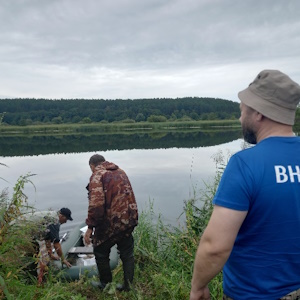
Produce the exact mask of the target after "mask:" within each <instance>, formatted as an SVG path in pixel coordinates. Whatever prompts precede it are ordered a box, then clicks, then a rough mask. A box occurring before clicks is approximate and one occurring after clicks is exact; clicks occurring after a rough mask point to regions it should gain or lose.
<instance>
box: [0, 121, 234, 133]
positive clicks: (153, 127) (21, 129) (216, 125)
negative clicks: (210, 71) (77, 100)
mask: <svg viewBox="0 0 300 300" xmlns="http://www.w3.org/2000/svg"><path fill="white" fill-rule="evenodd" d="M228 127H229V128H234V127H240V124H239V121H238V120H222V121H221V120H216V121H182V122H153V123H150V122H138V123H123V122H114V123H90V124H48V125H28V126H7V125H1V126H0V134H1V135H10V134H16V135H17V134H43V135H46V134H59V133H63V134H79V133H97V132H101V133H115V132H123V133H126V132H131V131H147V132H148V131H156V132H157V131H170V130H199V129H200V130H207V129H210V130H212V129H215V130H218V129H220V128H222V130H224V128H228Z"/></svg>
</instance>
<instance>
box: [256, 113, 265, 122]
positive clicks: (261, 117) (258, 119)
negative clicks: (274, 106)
mask: <svg viewBox="0 0 300 300" xmlns="http://www.w3.org/2000/svg"><path fill="white" fill-rule="evenodd" d="M255 118H256V121H258V122H260V121H262V120H263V118H264V115H262V114H261V113H260V112H258V111H256V112H255Z"/></svg>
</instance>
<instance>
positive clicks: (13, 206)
mask: <svg viewBox="0 0 300 300" xmlns="http://www.w3.org/2000/svg"><path fill="white" fill-rule="evenodd" d="M215 161H216V164H217V165H218V169H217V170H218V171H217V173H216V176H215V178H214V180H213V182H212V183H211V184H207V185H206V187H205V189H204V190H202V191H194V196H193V197H192V199H190V200H188V201H186V202H185V205H184V208H183V209H184V213H185V215H186V224H185V226H182V227H179V228H178V227H173V226H170V225H166V224H164V222H163V221H162V220H161V218H160V216H157V215H155V214H154V210H153V203H151V202H150V203H149V207H148V208H147V209H146V210H145V211H143V212H141V213H140V219H139V225H138V226H137V227H136V229H135V231H134V238H135V261H136V264H135V277H134V278H135V279H134V284H133V287H132V289H131V291H130V292H127V293H120V292H117V291H116V288H115V287H116V283H117V282H122V279H123V272H122V265H121V263H120V264H119V266H118V267H117V268H116V269H115V270H114V271H113V278H114V282H113V283H112V284H110V285H109V286H108V287H107V288H106V289H105V290H104V291H102V292H101V291H99V290H97V289H95V288H93V287H92V286H91V280H92V279H90V278H88V277H87V276H86V274H85V275H83V276H82V277H81V278H80V279H79V280H77V281H73V282H64V281H63V280H62V279H61V278H60V277H58V276H55V275H54V274H52V273H51V270H50V272H49V274H48V278H47V281H46V282H45V284H44V285H43V286H38V285H37V281H36V278H35V277H34V276H31V275H30V274H29V273H28V272H27V270H26V267H27V266H28V265H29V264H30V263H32V261H34V258H33V257H32V256H30V255H28V253H32V249H31V247H32V245H31V242H30V240H31V238H30V236H28V232H26V230H22V231H15V230H12V226H10V225H9V224H10V222H11V221H12V220H13V219H14V218H16V217H18V215H19V214H20V213H22V209H23V207H24V206H25V207H26V202H27V198H26V195H24V194H23V192H22V190H23V188H24V184H27V183H31V181H30V176H25V177H20V179H19V180H18V182H17V184H16V186H15V189H14V194H13V196H12V199H11V200H10V199H9V197H8V195H7V192H5V191H4V192H2V194H1V196H0V197H1V207H2V203H3V204H4V209H2V210H1V215H0V217H1V222H0V224H1V232H0V238H1V240H0V287H1V288H0V299H8V300H10V299H24V300H27V299H28V300H29V299H30V300H33V299H34V300H35V299H42V300H45V299H49V300H50V299H51V300H52V299H72V300H97V299H100V300H101V299H143V300H147V299H157V300H160V299H161V300H165V299H175V300H176V299H178V300H180V299H188V297H189V292H190V287H191V278H192V272H193V263H194V257H195V253H196V249H197V247H198V242H199V239H200V237H201V234H202V232H203V230H204V228H205V227H206V225H207V222H208V220H209V218H210V215H211V212H212V204H211V200H212V197H213V195H214V193H215V190H216V187H217V185H218V182H219V179H220V176H221V173H222V171H223V167H224V165H225V162H224V158H223V156H222V153H219V154H218V155H216V156H215ZM210 290H211V298H212V299H222V274H221V273H220V274H219V275H218V276H217V277H216V278H215V279H214V280H213V281H212V282H211V283H210Z"/></svg>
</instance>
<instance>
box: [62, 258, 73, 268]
mask: <svg viewBox="0 0 300 300" xmlns="http://www.w3.org/2000/svg"><path fill="white" fill-rule="evenodd" d="M62 263H63V264H65V265H66V266H67V267H68V268H71V267H72V265H71V264H70V263H69V262H68V261H67V260H66V259H64V260H63V261H62Z"/></svg>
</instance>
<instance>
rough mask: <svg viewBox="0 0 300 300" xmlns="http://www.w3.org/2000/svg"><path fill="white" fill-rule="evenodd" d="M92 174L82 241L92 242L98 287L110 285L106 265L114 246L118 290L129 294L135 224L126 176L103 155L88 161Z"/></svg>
mask: <svg viewBox="0 0 300 300" xmlns="http://www.w3.org/2000/svg"><path fill="white" fill-rule="evenodd" d="M89 165H90V168H91V170H92V175H91V177H90V181H89V184H88V186H87V189H88V195H89V196H88V198H89V207H88V217H87V219H86V224H87V225H88V229H87V231H86V233H85V237H84V240H85V242H86V243H87V244H89V243H90V239H91V238H92V240H93V246H94V254H95V258H96V262H97V267H98V272H99V278H100V283H99V284H98V286H99V287H100V288H104V287H105V286H106V284H107V283H109V282H111V281H112V274H111V269H110V265H109V254H110V250H111V247H113V246H114V245H115V244H117V247H118V251H119V252H120V258H121V260H122V263H123V272H124V284H123V285H120V286H117V288H118V289H119V290H129V289H130V284H131V283H132V281H133V275H134V256H133V249H134V240H133V236H132V232H133V230H134V227H135V226H137V224H138V210H137V204H136V201H135V196H134V193H133V190H132V187H131V184H130V181H129V179H128V177H127V175H126V173H125V172H124V171H123V170H122V169H120V168H119V167H118V166H117V165H115V164H114V163H111V162H108V161H106V160H105V159H104V157H103V156H102V155H99V154H95V155H93V156H92V157H91V158H90V160H89Z"/></svg>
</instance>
